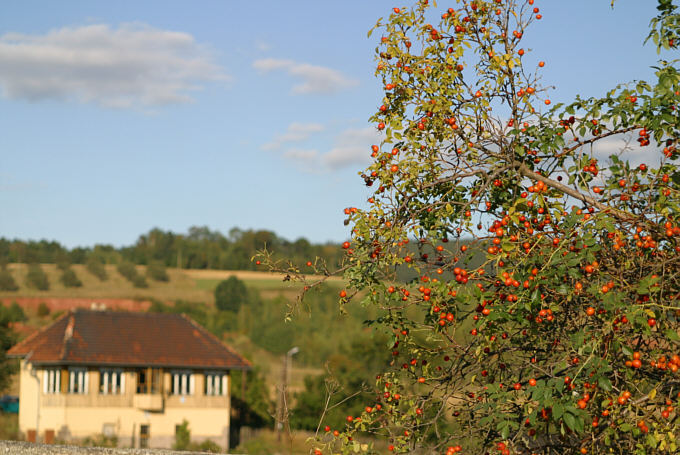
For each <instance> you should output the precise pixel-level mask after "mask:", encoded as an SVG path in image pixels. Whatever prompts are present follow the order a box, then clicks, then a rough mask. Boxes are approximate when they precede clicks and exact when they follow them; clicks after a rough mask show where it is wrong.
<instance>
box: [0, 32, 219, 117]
mask: <svg viewBox="0 0 680 455" xmlns="http://www.w3.org/2000/svg"><path fill="white" fill-rule="evenodd" d="M226 79H228V77H227V76H226V74H225V73H224V71H223V69H222V68H221V67H220V66H219V65H218V64H216V63H215V62H214V60H213V57H212V56H211V55H210V53H209V52H208V51H207V50H206V49H205V48H204V47H203V46H201V45H199V44H198V43H197V42H196V40H195V39H194V37H193V36H192V35H190V34H188V33H183V32H175V31H168V30H162V29H158V28H154V27H151V26H149V25H146V24H141V23H134V24H122V25H120V26H119V27H118V28H112V27H111V26H109V25H106V24H97V25H87V26H82V27H64V28H61V29H57V30H52V31H50V32H48V33H47V34H44V35H28V34H19V33H7V34H4V35H2V36H0V87H1V88H2V94H3V95H4V96H5V97H6V98H11V99H23V100H28V101H41V100H47V99H64V100H72V99H74V100H77V101H80V102H86V103H95V104H99V105H102V106H106V107H115V108H137V107H153V106H162V105H167V104H175V103H186V102H190V101H192V97H191V96H190V93H191V92H192V91H195V90H197V89H200V88H201V84H202V83H205V82H207V81H216V80H226Z"/></svg>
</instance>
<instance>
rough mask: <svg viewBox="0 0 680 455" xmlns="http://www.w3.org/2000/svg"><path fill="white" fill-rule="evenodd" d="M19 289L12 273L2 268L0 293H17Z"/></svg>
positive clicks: (0, 270)
mask: <svg viewBox="0 0 680 455" xmlns="http://www.w3.org/2000/svg"><path fill="white" fill-rule="evenodd" d="M18 289H19V286H18V285H17V283H16V281H14V277H13V276H12V273H11V272H10V271H9V269H8V268H7V267H2V268H0V291H16V290H18Z"/></svg>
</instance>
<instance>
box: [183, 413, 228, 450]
mask: <svg viewBox="0 0 680 455" xmlns="http://www.w3.org/2000/svg"><path fill="white" fill-rule="evenodd" d="M172 448H173V449H174V450H188V451H192V452H209V453H221V452H222V448H221V447H220V446H219V445H218V444H216V443H215V442H213V441H211V440H209V439H206V440H205V441H203V442H201V443H197V442H192V441H191V431H190V430H189V422H188V421H187V420H186V419H184V420H182V424H181V425H177V427H176V429H175V442H174V444H173V445H172Z"/></svg>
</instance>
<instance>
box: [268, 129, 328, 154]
mask: <svg viewBox="0 0 680 455" xmlns="http://www.w3.org/2000/svg"><path fill="white" fill-rule="evenodd" d="M323 130H324V126H323V125H321V124H319V123H291V124H290V125H288V129H287V130H286V132H285V133H283V134H279V135H277V136H276V137H274V140H272V141H271V142H268V143H266V144H264V145H263V146H262V150H278V149H280V148H281V147H282V146H283V145H285V144H289V143H293V142H303V141H306V140H307V139H309V137H310V136H311V135H312V134H313V133H318V132H320V131H323Z"/></svg>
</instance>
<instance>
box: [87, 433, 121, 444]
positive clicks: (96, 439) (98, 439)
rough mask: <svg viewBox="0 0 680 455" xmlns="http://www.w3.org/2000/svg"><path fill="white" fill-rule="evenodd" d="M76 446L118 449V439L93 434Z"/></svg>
mask: <svg viewBox="0 0 680 455" xmlns="http://www.w3.org/2000/svg"><path fill="white" fill-rule="evenodd" d="M78 445H79V446H81V447H118V437H117V436H106V435H104V434H95V435H94V436H87V437H86V438H83V439H81V440H80V441H79V443H78Z"/></svg>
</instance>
